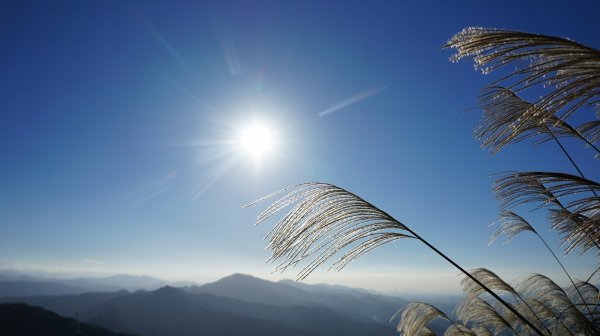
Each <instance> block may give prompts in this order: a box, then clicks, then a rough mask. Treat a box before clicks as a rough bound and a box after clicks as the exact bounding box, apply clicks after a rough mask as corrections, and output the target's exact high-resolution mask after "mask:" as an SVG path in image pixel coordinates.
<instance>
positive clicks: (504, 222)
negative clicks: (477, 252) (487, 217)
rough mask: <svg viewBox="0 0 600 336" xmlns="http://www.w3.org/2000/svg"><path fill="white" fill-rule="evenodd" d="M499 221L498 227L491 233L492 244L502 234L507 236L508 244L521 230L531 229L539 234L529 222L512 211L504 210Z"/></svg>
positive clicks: (489, 243) (490, 243)
mask: <svg viewBox="0 0 600 336" xmlns="http://www.w3.org/2000/svg"><path fill="white" fill-rule="evenodd" d="M497 223H498V228H497V229H496V230H495V231H494V232H493V233H492V234H491V235H490V240H489V242H488V245H492V244H493V243H494V242H495V241H496V240H497V239H498V238H499V237H500V236H504V237H506V241H505V242H504V243H505V244H506V243H509V242H510V241H512V240H513V239H514V238H515V237H516V236H517V235H519V234H520V233H521V232H527V231H529V232H533V233H534V234H536V235H538V233H537V231H536V230H535V229H534V228H533V226H531V224H529V222H527V221H526V220H525V219H524V218H523V217H521V216H519V215H517V214H516V213H514V212H512V211H506V210H504V211H502V212H501V213H500V218H499V219H498V221H497ZM538 237H539V235H538Z"/></svg>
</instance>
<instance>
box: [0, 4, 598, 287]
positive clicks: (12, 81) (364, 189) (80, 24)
mask: <svg viewBox="0 0 600 336" xmlns="http://www.w3.org/2000/svg"><path fill="white" fill-rule="evenodd" d="M599 7H600V5H599V4H598V3H597V2H594V1H572V2H559V1H556V2H551V1H543V2H542V1H528V2H523V1H508V2H502V3H491V2H482V1H477V2H475V1H467V2H459V1H453V2H442V1H439V2H433V1H419V2H400V1H375V2H373V1H370V2H365V1H302V2H300V1H298V2H287V1H237V2H235V1H214V2H211V1H201V2H198V1H164V2H158V1H52V2H50V1H47V2H36V1H12V2H11V1H3V2H2V4H0V93H1V94H0V113H1V116H2V119H1V120H2V122H0V135H1V139H2V141H0V267H5V268H26V269H42V270H50V271H64V272H71V273H78V274H79V273H82V272H96V273H102V274H110V273H138V274H150V275H154V276H158V277H165V278H172V279H190V280H198V281H208V280H212V279H215V278H217V277H219V276H222V275H226V274H228V273H232V272H236V271H240V272H246V273H252V274H255V275H257V276H261V277H272V278H276V277H277V276H274V275H270V273H269V272H270V270H271V269H272V266H271V265H264V263H263V261H264V260H265V259H266V258H267V257H268V253H267V252H266V251H264V250H263V247H264V245H265V244H264V242H263V241H262V237H263V236H264V235H265V234H266V232H267V230H268V225H267V226H264V227H259V228H255V227H253V226H252V224H253V222H254V218H255V217H256V215H257V214H258V213H259V211H260V209H261V208H260V207H257V208H250V209H242V208H241V206H242V205H243V204H246V203H248V202H250V201H253V200H255V199H257V198H259V197H261V196H263V195H266V194H268V193H270V192H272V191H275V190H278V189H280V188H282V187H285V186H288V185H292V184H295V183H300V182H305V181H324V182H331V183H334V184H337V185H340V186H342V187H344V188H346V189H349V190H351V191H353V192H356V193H357V194H359V195H361V196H363V197H364V198H366V199H368V200H369V201H371V202H372V203H374V204H376V205H378V206H379V207H381V208H382V209H384V210H386V211H387V212H389V213H390V214H392V215H394V216H396V218H398V219H399V220H400V221H402V222H404V223H406V224H407V225H409V226H411V227H412V228H413V229H414V230H415V231H417V232H419V233H420V234H421V235H422V236H424V237H426V238H427V239H429V240H430V241H431V242H432V243H434V244H435V245H436V246H438V247H439V248H441V249H442V250H444V251H446V252H447V253H448V254H449V255H450V256H453V257H454V258H455V259H456V260H457V261H459V262H460V263H462V264H463V265H464V266H465V267H467V268H470V267H479V266H487V267H489V268H492V269H494V270H496V271H498V273H500V274H502V275H506V276H507V277H508V278H509V279H512V278H514V277H516V276H517V275H519V274H523V273H527V272H543V273H547V274H550V275H555V276H556V277H557V278H558V280H559V282H560V281H562V280H561V279H560V276H561V275H560V273H559V271H558V269H557V268H556V266H555V265H554V264H553V261H552V259H551V258H549V257H548V255H547V254H546V253H544V250H543V249H542V246H540V245H539V243H538V242H537V241H536V240H535V239H534V238H533V237H530V236H525V235H524V236H522V237H519V238H518V239H517V240H516V241H514V242H512V243H511V244H510V245H506V246H503V245H501V244H496V245H493V246H492V247H489V248H488V247H487V236H488V235H489V233H490V232H491V229H490V228H488V227H487V225H488V224H490V223H491V222H493V221H494V220H495V218H496V213H497V203H496V201H495V200H494V198H493V195H492V193H491V183H492V181H493V178H491V177H490V174H493V173H498V172H503V171H508V170H555V171H565V172H573V168H572V167H571V166H569V163H568V161H567V160H566V159H565V158H564V157H562V156H561V155H560V152H559V151H558V148H556V146H555V145H553V144H551V143H548V144H544V145H540V146H533V145H532V144H531V143H524V144H520V145H516V146H512V147H509V148H507V149H505V150H504V151H502V152H500V153H499V154H497V155H495V156H491V155H490V154H489V153H487V152H485V151H483V150H481V149H480V148H479V144H478V143H477V141H476V140H474V139H473V137H472V129H473V126H474V125H475V123H476V121H477V119H478V117H479V115H478V112H464V111H465V110H467V109H469V108H471V107H473V106H475V105H476V104H477V95H478V94H479V90H480V89H481V88H482V87H483V86H484V85H485V84H487V83H489V82H491V81H492V80H493V79H496V78H497V77H498V75H494V74H492V75H488V76H483V75H481V74H480V73H478V72H476V71H473V66H472V63H471V62H469V61H465V62H461V63H458V64H452V63H450V62H449V61H448V57H449V56H450V55H451V53H452V52H451V51H449V50H442V49H441V46H442V45H443V44H444V43H445V42H446V41H447V40H448V39H449V38H450V37H451V36H452V35H453V34H455V33H456V32H458V31H460V30H461V29H462V28H464V27H468V26H484V27H496V28H506V29H515V30H524V31H529V32H536V33H542V34H548V35H556V36H562V37H569V38H572V39H574V40H576V41H578V42H581V43H584V44H587V45H590V46H592V47H596V48H599V47H600V36H599V35H598V34H597V33H598V31H599V29H600V24H599V23H598V20H597V13H598V11H599V10H600V8H599ZM380 88H382V90H381V91H379V92H378V93H377V94H374V95H372V96H370V97H368V98H366V99H364V100H362V101H359V102H357V103H355V104H353V105H350V106H348V107H346V108H343V109H340V110H338V111H335V112H333V113H331V114H328V115H325V116H323V117H319V112H322V111H325V110H327V109H328V108H331V107H332V106H335V105H336V104H339V103H340V102H343V101H345V100H347V99H349V98H352V97H354V96H356V95H359V94H361V93H364V92H367V91H369V90H377V89H380ZM254 118H262V119H265V120H267V121H269V122H271V123H273V124H275V125H277V130H278V133H279V138H280V140H281V144H280V145H279V151H278V153H277V155H276V156H274V157H272V158H271V159H270V160H268V161H266V162H263V163H262V164H261V166H260V167H256V166H255V164H254V163H253V162H251V160H248V159H247V158H244V157H243V156H241V155H240V154H239V153H236V152H235V151H234V150H233V149H232V148H231V146H230V145H227V144H224V142H227V141H230V140H232V139H235V137H236V136H237V133H238V129H239V128H241V127H243V125H244V124H245V123H248V122H249V121H250V120H252V119H254ZM567 146H568V147H569V149H570V150H571V151H573V153H574V154H575V155H576V156H577V157H578V158H579V160H580V161H581V162H580V163H581V165H582V167H583V169H584V172H586V173H587V174H588V176H590V177H592V178H593V177H596V178H597V177H598V169H597V166H595V164H594V163H593V160H592V159H591V153H590V152H588V151H585V150H583V149H582V147H581V146H580V145H579V144H575V143H567ZM265 205H266V204H265ZM524 214H525V215H526V216H528V218H531V219H532V220H534V221H535V223H536V224H537V225H538V227H539V228H542V230H541V231H542V232H543V234H544V235H545V236H547V237H548V238H549V240H550V241H551V242H553V243H556V242H557V240H556V238H555V236H554V235H553V234H551V233H549V232H547V231H546V230H545V228H546V227H547V226H546V224H545V222H544V216H543V213H539V214H537V213H528V212H526V211H525V212H524ZM566 260H567V265H568V266H569V267H570V269H572V270H573V272H574V273H575V274H576V275H577V276H579V277H584V276H585V275H583V274H587V272H588V270H590V269H592V268H593V267H594V266H595V263H594V262H595V260H594V259H593V258H586V257H580V258H571V257H570V258H567V259H566ZM294 274H295V273H293V272H289V273H286V274H284V276H285V277H292V276H294ZM455 274H456V271H455V270H454V269H452V268H450V266H448V265H446V264H445V263H444V262H443V261H441V260H440V259H439V258H438V257H436V256H435V255H433V254H432V253H430V252H429V251H427V250H425V248H424V247H421V246H419V245H418V244H417V243H416V242H411V241H408V242H399V243H396V244H392V245H390V246H386V247H383V248H381V249H380V250H377V251H375V252H373V253H371V254H370V255H369V256H366V257H364V259H362V260H359V261H357V262H356V263H354V264H352V265H351V266H350V267H349V268H348V269H347V270H345V271H344V272H342V273H341V274H337V273H324V272H317V273H316V274H315V276H314V277H313V278H309V280H311V279H312V281H331V282H337V283H347V284H351V285H360V286H363V287H370V288H375V289H381V290H385V291H397V292H404V291H409V290H419V289H420V290H423V291H446V290H450V289H455V288H456V283H457V281H458V279H456V278H455V276H454V275H455ZM433 275H436V277H434V276H433ZM438 275H439V278H437V276H438ZM432 278H435V279H439V280H432V281H431V282H432V283H431V284H429V283H428V284H426V285H427V286H431V287H429V288H425V287H424V286H425V285H424V284H423V282H427V281H429V280H427V281H425V280H423V279H432ZM436 281H437V282H436Z"/></svg>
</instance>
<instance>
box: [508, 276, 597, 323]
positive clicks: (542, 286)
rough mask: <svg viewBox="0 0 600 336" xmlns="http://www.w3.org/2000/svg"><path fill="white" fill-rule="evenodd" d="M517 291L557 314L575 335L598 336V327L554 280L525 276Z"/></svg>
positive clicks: (518, 283) (518, 282)
mask: <svg viewBox="0 0 600 336" xmlns="http://www.w3.org/2000/svg"><path fill="white" fill-rule="evenodd" d="M515 288H516V289H517V291H519V292H520V293H522V295H523V296H525V297H528V298H535V299H536V300H537V301H538V302H539V303H541V304H542V305H543V306H545V307H546V308H547V309H550V310H552V311H553V312H555V314H556V315H557V316H559V317H560V320H561V321H562V322H563V323H564V325H565V326H567V327H569V328H570V329H571V330H572V331H573V333H575V334H577V333H584V334H585V335H592V334H593V335H598V329H597V327H598V326H594V325H593V324H592V323H591V322H590V321H589V320H588V318H587V317H586V316H585V315H584V314H583V313H582V312H581V311H580V310H579V309H578V308H577V307H576V306H575V304H574V303H573V302H572V301H571V299H570V298H569V296H568V295H567V293H566V292H565V291H564V290H563V289H562V288H561V287H560V286H558V285H557V284H556V283H554V281H552V279H550V278H548V277H546V276H544V275H542V274H528V275H525V276H523V277H522V278H521V279H520V280H519V281H517V285H516V286H515Z"/></svg>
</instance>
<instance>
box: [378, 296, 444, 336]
mask: <svg viewBox="0 0 600 336" xmlns="http://www.w3.org/2000/svg"><path fill="white" fill-rule="evenodd" d="M397 316H400V322H399V323H398V327H397V329H396V330H397V331H398V332H399V333H400V335H429V333H430V332H431V329H429V327H428V326H427V325H428V324H429V323H431V322H432V321H433V320H435V319H438V318H440V319H444V320H447V321H450V322H452V320H451V319H450V318H449V317H448V316H447V315H446V314H444V312H443V311H441V310H439V309H437V308H436V307H434V306H432V305H430V304H427V303H423V302H411V303H409V304H407V305H406V306H404V307H403V308H402V309H400V310H398V311H397V312H396V314H394V316H392V318H391V319H390V322H391V321H393V320H394V319H396V317H397ZM432 334H433V335H435V333H432Z"/></svg>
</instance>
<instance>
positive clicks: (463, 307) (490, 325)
mask: <svg viewBox="0 0 600 336" xmlns="http://www.w3.org/2000/svg"><path fill="white" fill-rule="evenodd" d="M455 314H456V317H457V318H458V319H460V321H461V322H462V323H463V324H465V325H474V326H478V327H482V328H484V329H485V330H486V331H488V332H490V333H492V334H494V335H499V334H502V333H503V332H505V331H506V332H513V333H514V332H515V330H514V329H513V327H512V326H511V325H510V323H509V322H508V321H507V320H506V319H505V318H504V317H503V316H502V315H500V313H498V311H497V310H496V308H495V307H493V306H492V305H491V304H490V303H489V302H487V301H485V300H483V299H482V298H480V297H478V296H467V297H466V298H465V299H464V300H463V301H462V302H461V303H460V304H459V305H458V306H457V307H456V309H455Z"/></svg>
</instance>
